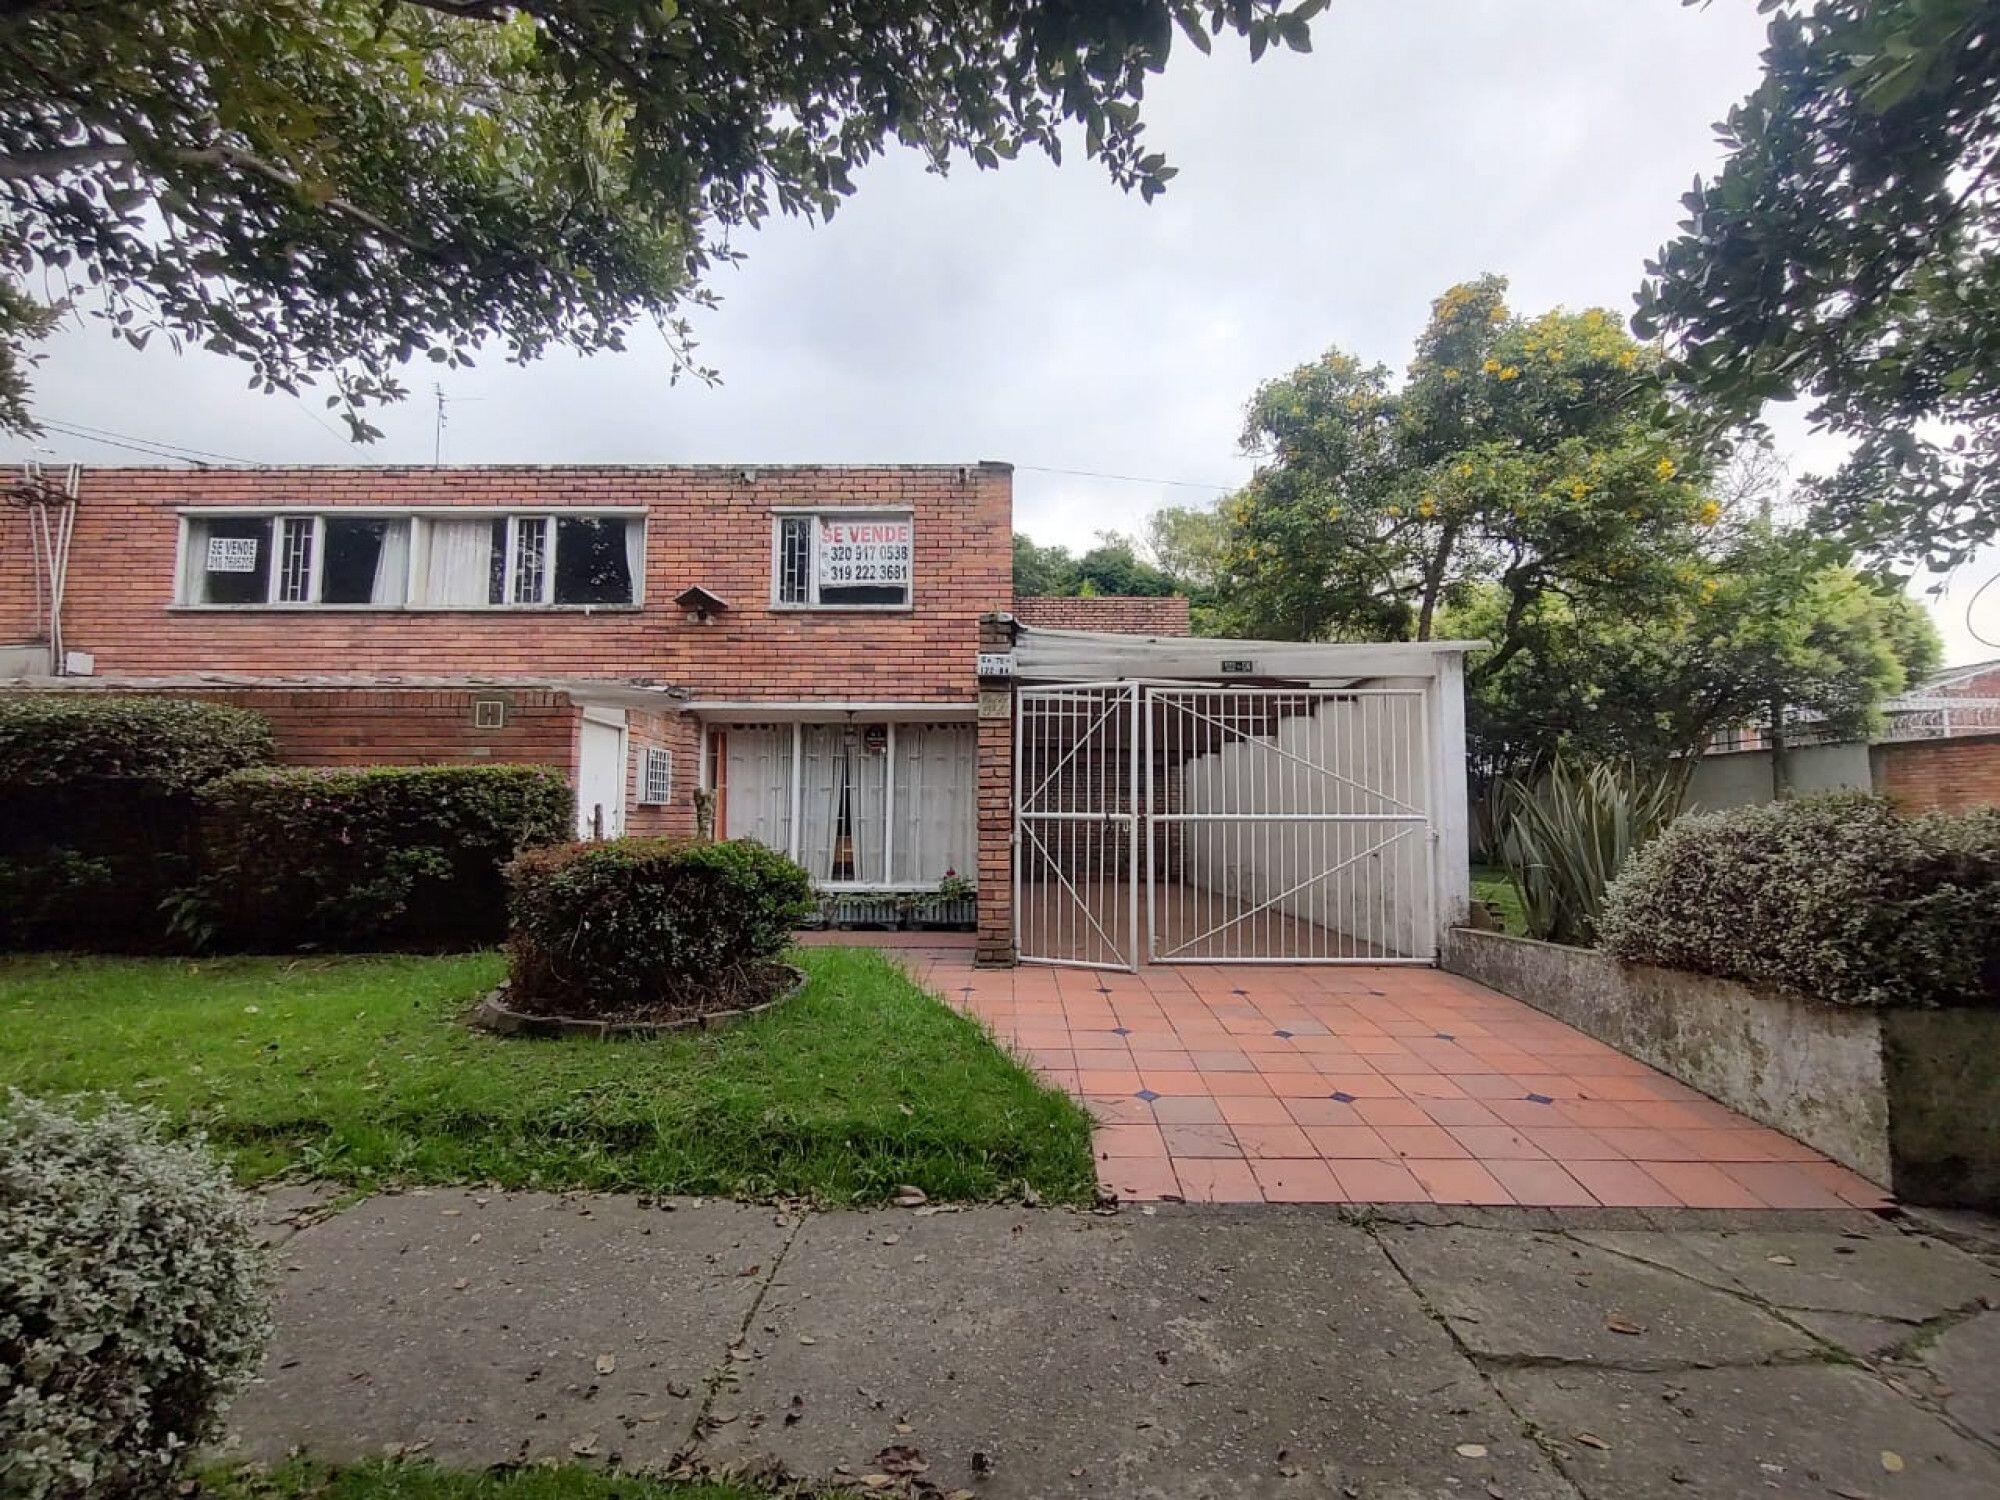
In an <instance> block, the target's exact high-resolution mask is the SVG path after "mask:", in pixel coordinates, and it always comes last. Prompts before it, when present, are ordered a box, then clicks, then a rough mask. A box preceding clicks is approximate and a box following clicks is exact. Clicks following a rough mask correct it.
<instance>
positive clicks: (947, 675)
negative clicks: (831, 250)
mask: <svg viewBox="0 0 2000 1500" xmlns="http://www.w3.org/2000/svg"><path fill="white" fill-rule="evenodd" d="M751 472H754V474H755V476H756V477H755V479H754V481H752V480H746V479H745V478H744V471H742V470H739V469H736V468H722V467H714V468H706V467H705V468H685V469H667V468H526V467H524V468H472V469H451V468H443V469H241V470H184V469H87V470H85V471H84V475H83V483H82V491H81V501H80V504H79V505H78V508H77V519H76V535H75V541H74V543H73V545H72V549H71V554H70V568H69V583H68V593H67V599H66V605H65V609H64V635H65V639H66V644H67V645H68V647H69V648H70V649H71V650H74V651H88V652H91V653H93V654H94V655H95V656H96V658H97V670H98V672H99V673H100V674H111V673H124V674H133V675H146V676H161V675H170V674H174V673H183V672H198V671H205V672H245V673H264V674H271V675H281V674H286V673H301V674H307V673H323V674H342V675H353V674H357V673H367V672H404V673H423V674H431V675H440V676H452V675H456V674H461V673H462V674H465V675H477V676H482V677H494V676H505V675H507V674H509V673H518V674H520V675H522V676H534V677H648V678H654V679H658V680H661V681H667V682H673V683H677V684H681V685H684V686H686V687H688V688H689V689H690V690H691V691H692V692H693V693H694V694H695V695H696V696H697V697H703V698H764V699H774V698H865V699H904V700H911V701H919V702H936V701H958V702H964V701H966V700H967V699H969V698H971V697H972V694H973V691H974V679H973V657H974V654H975V652H976V650H977V646H978V619H979V616H980V614H981V613H982V612H985V611H988V610H994V609H1001V608H1004V607H1005V606H1006V604H1007V602H1008V600H1009V599H1010V597H1011V593H1012V587H1011V576H1012V565H1013V564H1012V558H1013V553H1012V540H1011V538H1012V510H1013V476H1012V473H1011V471H1009V470H1008V469H1006V468H1005V467H1004V466H999V465H974V466H970V467H966V468H958V467H947V466H927V467H885V468H828V467H817V468H767V469H758V470H754V471H751ZM237 505H240V506H244V507H274V506H299V507H322V506H327V507H331V506H342V505H356V506H370V505H372V506H390V505H425V506H440V505H477V506H523V507H535V508H542V509H550V510H558V511H560V510H562V509H566V508H588V507H590V506H593V505H597V506H644V507H645V508H646V515H647V535H646V570H645V589H644V594H645V604H644V607H643V608H642V609H639V610H622V611H599V612H596V613H593V614H588V615H586V614H582V613H578V612H574V611H559V610H556V611H534V612H521V611H498V610H496V611H481V610H461V611H416V610H408V611H405V610H394V611H379V612H378V611H364V612H338V613H335V612H326V613H317V612H305V611H297V610H293V611H264V610H258V611H242V612H238V611H188V610H175V609H173V608H171V605H172V603H173V598H174V587H175V580H174V560H175V554H176V545H177V539H178V534H179V523H178V517H177V515H176V510H177V508H178V507H183V506H237ZM795 505H826V506H877V505H879V506H899V507H908V508H909V509H910V510H912V511H913V512H914V514H915V518H916V578H915V608H914V609H911V610H906V611H897V612H877V611H868V612H856V613H820V612H811V611H806V612H799V611H783V610H774V609H772V608H771V605H770V599H771V513H772V510H773V509H774V508H775V507H783V506H795ZM692 584H699V585H701V586H702V587H703V588H706V589H708V590H709V591H710V592H712V593H715V594H719V595H721V596H722V597H723V598H725V599H727V600H728V601H729V603H730V605H731V609H730V612H729V613H728V614H727V615H724V616H723V617H722V618H720V619H719V620H716V621H714V622H712V623H710V624H708V625H697V624H695V623H694V622H693V621H691V620H688V619H686V618H684V617H683V616H682V614H681V612H680V611H679V610H678V609H676V608H674V605H673V598H674V596H675V595H676V594H678V593H680V592H681V591H682V590H683V589H685V588H687V587H689V586H690V585H692ZM34 601H35V592H34V575H33V573H32V571H31V563H30V553H29V541H28V527H27V518H26V514H25V512H23V511H21V510H18V509H16V508H13V507H7V508H4V509H0V643H4V642H7V641H27V640H31V639H35V638H36V637H37V626H36V622H35V619H34V615H35V602H34Z"/></svg>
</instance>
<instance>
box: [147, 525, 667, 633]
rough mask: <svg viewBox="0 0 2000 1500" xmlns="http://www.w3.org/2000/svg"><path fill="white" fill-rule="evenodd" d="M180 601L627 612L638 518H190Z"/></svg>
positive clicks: (634, 586) (640, 564) (633, 589)
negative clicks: (613, 608)
mask: <svg viewBox="0 0 2000 1500" xmlns="http://www.w3.org/2000/svg"><path fill="white" fill-rule="evenodd" d="M184 526H185V531H184V535H183V540H182V549H181V555H182V570H181V580H180V593H179V600H180V602H181V603H182V604H196V605H218V606H226V605H238V606H245V605H248V606H258V605H265V606H269V605H281V606H291V607H302V606H315V605H317V606H336V605H346V606H359V607H373V608H377V609H385V608H397V607H402V606H408V607H412V608H418V609H496V608H507V607H516V606H519V607H528V608H534V607H548V606H560V605H605V604H613V605H615V604H634V603H637V602H638V599H639V594H640V585H641V583H642V581H643V579H644V576H645V545H646V541H645V538H646V529H645V525H644V523H643V521H642V520H641V519H640V518H639V517H637V516H625V515H605V514H597V513H588V512H587V513H584V514H581V515H577V514H567V513H558V514H539V515H531V514H523V515H492V514H479V515H474V516H458V515H450V514H435V513H432V514H405V515H394V514H365V515H356V514H353V513H349V512H341V511H317V512H307V513H288V514H282V515H205V516H191V517H189V518H188V519H187V520H186V522H185V523H184Z"/></svg>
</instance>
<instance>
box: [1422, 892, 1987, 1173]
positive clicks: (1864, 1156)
mask: <svg viewBox="0 0 2000 1500" xmlns="http://www.w3.org/2000/svg"><path fill="white" fill-rule="evenodd" d="M1442 964H1443V967H1445V968H1446V969H1449V970H1450V971H1451V972H1453V973H1455V974H1463V975H1464V976H1465V977H1467V978H1468V979H1474V980H1477V981H1478V982H1479V983H1481V984H1483V985H1486V986H1487V987H1488V988H1490V989H1496V990H1499V991H1500V992H1501V993H1503V994H1507V995H1512V996H1514V997H1515V998H1516V999H1518V1000H1521V1001H1524V1002H1525V1003H1527V1004H1529V1005H1532V1006H1534V1007H1535V1008H1536V1009H1537V1010H1540V1011H1544V1012H1546V1013H1547V1014H1549V1015H1552V1016H1554V1017H1556V1018H1557V1019H1558V1020H1561V1021H1563V1022H1565V1023H1567V1024H1568V1025H1571V1026H1574V1027H1575V1028H1577V1030H1579V1031H1582V1032H1585V1033H1587V1034H1589V1035H1591V1036H1594V1037H1596V1038H1598V1039H1599V1040H1600V1041H1603V1042H1608V1043H1609V1044H1610V1045H1612V1046H1614V1047H1616V1048H1618V1050H1619V1051H1621V1052H1624V1053H1627V1054H1629V1055H1630V1056H1633V1057H1636V1058H1638V1059H1639V1060H1640V1061H1642V1062H1646V1063H1649V1064H1651V1065H1652V1066H1653V1067H1656V1068H1658V1069H1659V1070H1660V1071H1661V1072H1663V1073H1666V1074H1668V1075H1669V1076H1671V1077H1674V1078H1677V1079H1679V1080H1680V1081H1681V1082H1682V1083H1685V1084H1687V1085H1688V1086H1689V1087H1690V1088H1695V1089H1699V1090H1701V1092H1703V1093H1704V1094H1707V1095H1709V1096H1710V1097H1711V1098H1714V1099H1717V1100H1720V1101H1721V1102H1722V1103H1724V1104H1726V1105H1728V1106H1729V1107H1730V1108H1732V1109H1735V1110H1738V1111H1740V1112H1741V1113H1743V1114H1745V1115H1748V1116H1749V1117H1750V1118H1752V1119H1754V1120H1757V1121H1759V1122H1761V1123H1763V1124H1765V1125H1769V1126H1771V1127H1772V1128H1774V1129H1777V1130H1782V1131H1783V1132H1785V1134H1787V1135H1789V1136H1792V1137H1793V1138H1794V1139H1797V1140H1800V1141H1803V1142H1805V1144H1807V1145H1809V1146H1811V1147H1813V1148H1814V1149H1815V1150H1818V1151H1822V1152H1824V1153H1825V1154H1826V1155H1828V1156H1830V1157H1832V1158H1833V1159H1834V1160H1835V1161H1838V1162H1842V1163H1844V1164H1845V1165H1847V1166H1849V1167H1852V1168H1853V1169H1854V1170H1855V1171H1857V1172H1859V1173H1860V1174H1861V1175H1862V1176H1864V1177H1866V1178H1868V1179H1869V1180H1870V1181H1871V1182H1875V1183H1879V1184H1880V1185H1881V1186H1883V1187H1885V1188H1888V1189H1889V1190H1890V1191H1891V1192H1893V1193H1895V1194H1896V1195H1897V1196H1898V1197H1900V1198H1903V1199H1905V1200H1907V1201H1909V1202H1912V1203H1925V1204H1933V1205H1940V1206H1963V1207H1977V1208H1986V1209H1993V1208H2000V1010H1993V1009H1984V1008H1965V1007H1961V1008H1956V1009H1936V1010H1926V1009H1915V1008H1909V1007H1872V1006H1856V1005H1826V1004H1821V1003H1818V1002H1815V1001H1812V1000H1808V999H1804V998H1801V997H1798V996H1795V995H1791V994H1787V993H1785V992H1782V991H1779V990H1774V989H1767V988H1762V987H1755V986H1751V985H1747V984H1741V983H1738V982H1737V981H1735V980H1729V979H1717V978H1712V977H1710V976H1707V975H1702V974H1691V973H1686V972H1683V971H1680V970H1677V969H1659V968H1653V967H1651V966H1650V965H1646V964H1625V963H1621V962H1619V961H1618V960H1617V959H1615V958H1612V957H1610V956H1609V955H1607V954H1604V953H1600V952H1597V951H1596V950H1594V949H1588V948H1569V947H1563V946H1561V945H1559V944H1555V943H1542V942H1536V941H1534V940H1533V939H1530V938H1520V937H1509V936H1506V935H1504V934H1501V933H1493V932H1475V931H1472V930H1470V929H1468V928H1455V929H1453V930H1452V932H1451V933H1450V934H1448V936H1447V938H1446V941H1445V946H1444V953H1443V957H1442Z"/></svg>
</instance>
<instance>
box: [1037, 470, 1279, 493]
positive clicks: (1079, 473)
mask: <svg viewBox="0 0 2000 1500" xmlns="http://www.w3.org/2000/svg"><path fill="white" fill-rule="evenodd" d="M1014 467H1015V468H1017V469H1027V470H1029V471H1030V472H1032V473H1036V474H1071V475H1074V476H1076V477H1077V478H1079V479H1116V480H1120V481H1122V482H1123V483H1126V484H1171V485H1177V486H1179V487H1180V488H1182V489H1190V490H1218V491H1220V492H1222V493H1224V494H1227V493H1228V492H1229V491H1231V490H1238V489H1241V488H1243V486H1242V485H1240V484H1210V483H1208V482H1207V481H1205V480H1201V479H1148V478H1146V477H1145V476H1144V475H1142V474H1106V473H1103V472H1102V471H1100V470H1097V469H1055V468H1051V467H1049V466H1048V465H1047V464H1015V465H1014Z"/></svg>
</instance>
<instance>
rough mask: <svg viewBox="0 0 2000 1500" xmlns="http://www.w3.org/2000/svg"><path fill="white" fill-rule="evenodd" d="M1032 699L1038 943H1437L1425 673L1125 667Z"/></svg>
mask: <svg viewBox="0 0 2000 1500" xmlns="http://www.w3.org/2000/svg"><path fill="white" fill-rule="evenodd" d="M1016 704H1017V708H1016V712H1017V733H1016V737H1015V746H1016V750H1015V753H1016V757H1017V765H1016V777H1015V787H1016V799H1017V802H1016V806H1017V820H1016V827H1017V846H1018V847H1017V852H1016V859H1015V882H1016V899H1015V913H1016V918H1015V920H1016V939H1017V943H1018V946H1019V950H1020V954H1021V956H1022V958H1023V959H1024V960H1026V961H1030V962H1044V963H1065V964H1081V965H1087V966H1099V967H1123V968H1130V967H1135V966H1136V964H1137V962H1138V960H1139V957H1140V955H1141V953H1142V952H1143V954H1144V956H1145V957H1146V958H1148V959H1150V960H1152V961H1154V962H1166V963H1278V962H1283V963H1300V962H1308V963H1311V962H1318V963H1393V962H1428V961H1430V959H1431V958H1432V957H1433V956H1434V954H1435V943H1436V938H1435V932H1436V910H1435V908H1436V896H1435V885H1434V879H1433V866H1434V858H1435V856H1434V849H1433V845H1434V838H1435V820H1434V817H1433V810H1432V805H1431V804H1432V800H1433V791H1432V787H1433V770H1434V768H1433V766H1432V764H1431V747H1430V721H1429V716H1428V703H1427V695H1426V692H1425V690H1424V689H1422V688H1414V687H1413V688H1403V687H1371V688H1347V689H1292V688H1234V687H1207V686H1197V685H1191V684H1179V683H1174V684H1165V683H1161V684H1135V683H1130V682H1125V683H1111V684H1084V685H1079V686H1066V687H1049V688H1024V689H1022V690H1021V691H1020V692H1019V693H1018V694H1017V695H1016ZM1142 884H1143V886H1144V895H1143V901H1142V900H1141V892H1140V886H1141V885H1142ZM1142 917H1143V921H1142Z"/></svg>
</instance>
